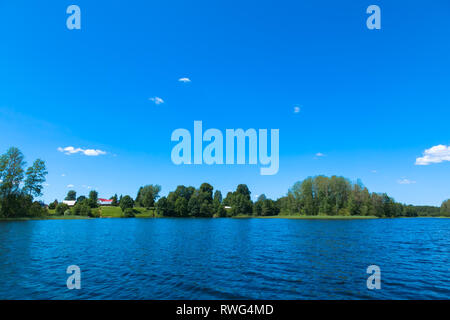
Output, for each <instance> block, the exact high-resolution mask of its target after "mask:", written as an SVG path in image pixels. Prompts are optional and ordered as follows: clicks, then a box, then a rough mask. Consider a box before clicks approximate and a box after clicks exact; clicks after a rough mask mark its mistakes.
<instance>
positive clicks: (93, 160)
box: [0, 0, 450, 205]
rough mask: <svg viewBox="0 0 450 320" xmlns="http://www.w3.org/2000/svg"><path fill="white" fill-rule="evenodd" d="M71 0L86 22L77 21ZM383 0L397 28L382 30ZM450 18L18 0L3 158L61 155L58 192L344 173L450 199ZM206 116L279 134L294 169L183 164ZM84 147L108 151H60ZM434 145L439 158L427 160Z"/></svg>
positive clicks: (353, 9)
mask: <svg viewBox="0 0 450 320" xmlns="http://www.w3.org/2000/svg"><path fill="white" fill-rule="evenodd" d="M70 4H76V5H78V6H79V7H80V8H81V30H68V29H67V27H66V19H67V17H68V14H66V8H67V6H69V5H70ZM371 4H377V5H379V6H380V8H381V21H382V22H381V30H368V29H367V27H366V19H367V17H368V16H369V15H368V14H366V8H367V7H368V6H369V5H371ZM449 16H450V4H449V3H448V1H444V0H436V1H433V2H432V3H426V4H425V3H424V2H423V1H371V2H368V1H350V0H348V1H152V2H151V3H147V2H145V3H144V1H127V2H124V1H115V2H110V1H95V2H94V1H78V0H75V1H71V2H66V1H39V2H35V3H30V2H29V1H21V0H17V1H10V2H8V3H7V2H5V1H2V2H1V3H0V30H1V31H0V36H1V41H0V128H1V131H2V134H1V136H0V151H1V152H2V153H3V152H4V151H6V149H7V148H8V147H9V146H17V147H19V148H20V149H21V150H22V151H23V153H24V154H25V156H26V159H27V160H28V162H29V163H31V162H32V161H33V160H34V159H35V158H37V157H40V158H42V159H44V160H45V161H46V164H47V167H48V171H49V174H48V179H47V183H48V186H46V188H45V190H44V193H45V194H44V197H43V199H44V200H45V201H50V200H53V199H55V198H57V199H60V200H61V199H62V198H63V197H64V196H65V194H66V193H67V191H68V190H69V189H74V190H76V191H77V192H78V195H80V194H87V193H88V192H89V190H91V189H96V190H97V191H98V192H99V195H100V196H101V197H108V198H109V197H110V196H111V195H112V194H114V193H118V194H124V195H125V194H130V195H132V196H134V195H135V194H136V192H137V189H138V188H139V186H141V185H145V184H160V185H161V186H162V194H167V193H168V192H169V191H171V190H173V189H174V188H175V187H176V186H177V185H178V184H185V185H194V186H199V185H200V184H201V183H202V182H204V181H206V182H209V183H211V184H212V185H213V186H214V187H216V188H218V189H220V190H221V191H222V192H223V193H226V192H227V191H229V190H234V189H235V188H236V186H237V184H239V183H247V184H248V185H249V187H250V190H251V191H252V194H253V195H258V194H261V193H265V194H266V195H267V196H269V197H272V198H276V197H279V196H281V195H283V194H285V193H286V192H287V190H288V188H289V187H290V186H292V185H293V184H294V183H295V182H296V181H299V180H302V179H304V178H305V177H307V176H312V175H318V174H324V175H334V174H335V175H342V176H345V177H348V178H350V179H351V180H356V179H358V178H359V179H361V180H362V181H363V183H364V184H365V185H366V186H367V187H368V188H369V189H370V190H371V191H376V192H387V193H388V194H389V195H391V196H392V197H394V198H395V199H396V200H397V201H400V202H405V203H412V204H429V205H440V203H441V202H442V201H443V200H445V199H447V198H450V161H447V160H448V157H447V156H446V155H448V152H450V151H449V150H448V149H446V148H447V146H450V130H449V119H450V90H449V87H450V55H449V50H450V42H449V41H448V39H449V37H450V25H449V24H448V19H449ZM183 77H187V78H189V79H190V80H191V82H187V83H184V82H180V81H178V80H179V79H180V78H183ZM152 97H153V98H154V97H159V98H161V99H162V100H163V101H164V103H160V104H156V103H155V101H152V100H150V98H152ZM295 107H300V112H297V113H296V112H294V108H295ZM194 120H201V121H203V126H204V128H205V129H208V128H217V129H220V130H222V132H225V129H233V128H243V129H248V128H255V129H279V130H280V156H279V157H280V169H279V172H278V174H276V175H273V176H261V175H260V173H259V166H255V165H222V166H219V165H212V166H208V165H197V166H194V165H191V166H186V165H181V166H176V165H174V164H173V163H172V161H171V158H170V154H171V150H172V148H173V147H174V145H175V143H174V142H171V140H170V136H171V133H172V131H174V130H175V129H177V128H186V129H189V130H191V132H193V122H194ZM439 145H440V146H441V147H440V149H439V148H438V149H431V148H432V147H435V146H439ZM68 146H72V147H74V148H81V149H83V150H87V149H94V150H102V151H105V152H106V154H101V155H98V156H87V155H85V154H83V152H78V153H76V154H71V155H66V154H65V153H63V152H60V151H58V148H65V147H68ZM442 147H444V149H442ZM427 149H431V151H429V153H430V154H429V157H431V159H433V160H435V162H436V163H430V164H428V165H416V164H415V163H416V159H417V158H420V157H422V156H423V152H424V151H425V150H427ZM317 154H321V155H322V156H317ZM427 159H428V158H427ZM427 163H429V162H427ZM70 185H73V186H74V187H68V186H70Z"/></svg>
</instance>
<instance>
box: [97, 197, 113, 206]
mask: <svg viewBox="0 0 450 320" xmlns="http://www.w3.org/2000/svg"><path fill="white" fill-rule="evenodd" d="M97 203H98V204H99V205H101V206H110V205H111V204H112V200H108V199H102V198H98V200H97Z"/></svg>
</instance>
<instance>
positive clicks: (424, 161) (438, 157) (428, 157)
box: [416, 144, 450, 166]
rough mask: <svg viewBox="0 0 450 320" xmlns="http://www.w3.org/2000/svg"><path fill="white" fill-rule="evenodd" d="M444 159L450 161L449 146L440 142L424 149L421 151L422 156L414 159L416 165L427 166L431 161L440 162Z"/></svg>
mask: <svg viewBox="0 0 450 320" xmlns="http://www.w3.org/2000/svg"><path fill="white" fill-rule="evenodd" d="M444 161H450V146H444V145H443V144H440V145H437V146H434V147H431V148H430V149H426V150H425V151H424V152H423V157H420V158H417V159H416V165H418V166H427V165H429V164H432V163H441V162H444Z"/></svg>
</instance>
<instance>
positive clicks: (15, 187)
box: [0, 147, 26, 197]
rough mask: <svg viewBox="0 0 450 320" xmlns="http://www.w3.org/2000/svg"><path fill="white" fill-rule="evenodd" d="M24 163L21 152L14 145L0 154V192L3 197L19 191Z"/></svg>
mask: <svg viewBox="0 0 450 320" xmlns="http://www.w3.org/2000/svg"><path fill="white" fill-rule="evenodd" d="M25 165H26V162H25V160H24V157H23V154H22V152H21V151H20V150H19V149H17V148H15V147H11V148H9V149H8V151H7V152H6V153H5V154H3V155H1V156H0V180H1V185H0V192H1V194H2V196H3V197H7V196H9V195H11V194H18V193H19V192H20V183H21V182H22V180H23V177H24V167H25Z"/></svg>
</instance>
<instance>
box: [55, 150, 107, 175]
mask: <svg viewBox="0 0 450 320" xmlns="http://www.w3.org/2000/svg"><path fill="white" fill-rule="evenodd" d="M58 151H59V152H63V153H64V154H66V155H71V154H75V153H82V154H84V155H85V156H100V155H104V154H106V151H103V150H99V149H81V148H74V147H71V146H70V147H65V148H61V147H59V148H58ZM63 177H64V175H63Z"/></svg>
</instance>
